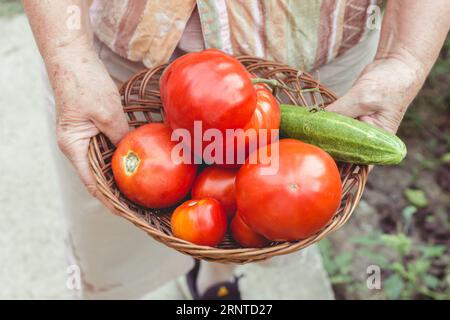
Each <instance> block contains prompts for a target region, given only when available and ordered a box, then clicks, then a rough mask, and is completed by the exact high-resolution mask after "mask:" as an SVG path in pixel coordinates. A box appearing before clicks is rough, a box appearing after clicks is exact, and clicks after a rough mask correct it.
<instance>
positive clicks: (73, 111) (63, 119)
mask: <svg viewBox="0 0 450 320" xmlns="http://www.w3.org/2000/svg"><path fill="white" fill-rule="evenodd" d="M47 69H48V73H49V78H50V80H51V83H52V87H53V90H54V95H55V102H56V108H57V110H56V111H57V125H56V128H57V129H56V135H57V141H58V145H59V147H60V149H61V151H62V152H63V153H64V154H65V155H66V156H67V158H68V159H69V160H70V161H71V162H72V164H73V166H74V167H75V169H76V170H77V172H78V174H79V176H80V178H81V180H82V181H83V183H84V184H85V185H86V187H87V189H88V190H89V192H90V193H91V194H92V195H94V196H96V197H97V198H99V199H100V200H103V199H102V197H101V196H100V194H99V192H98V190H97V188H96V184H95V180H94V177H93V174H92V172H91V170H90V167H89V161H88V147H89V140H90V139H91V138H92V137H94V136H95V135H97V134H98V133H99V132H103V133H104V134H105V135H106V136H107V137H108V138H109V139H110V140H111V141H112V142H113V143H114V144H117V143H118V142H119V141H120V139H121V138H122V137H123V135H125V134H126V133H127V131H128V124H127V121H126V118H125V115H124V113H123V111H122V106H121V102H120V96H119V92H118V89H117V87H116V85H115V84H114V82H113V81H112V79H111V78H110V76H109V75H108V73H107V71H106V69H105V67H104V66H103V64H102V62H101V61H100V60H99V58H98V57H97V56H96V54H95V53H94V52H93V51H92V49H85V48H80V49H76V50H75V49H70V50H66V51H62V52H61V54H58V56H54V57H52V58H51V60H49V61H48V62H47Z"/></svg>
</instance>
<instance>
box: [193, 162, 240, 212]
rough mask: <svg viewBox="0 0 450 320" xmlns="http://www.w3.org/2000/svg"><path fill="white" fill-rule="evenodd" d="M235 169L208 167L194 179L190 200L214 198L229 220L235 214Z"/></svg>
mask: <svg viewBox="0 0 450 320" xmlns="http://www.w3.org/2000/svg"><path fill="white" fill-rule="evenodd" d="M237 172H238V171H237V170H236V169H224V168H219V167H215V166H213V167H208V168H206V169H205V170H203V171H202V172H201V173H200V174H199V175H198V176H197V178H196V179H195V182H194V186H193V187H192V199H201V198H206V197H210V198H214V199H216V200H218V201H219V202H220V203H221V204H222V206H223V209H224V210H225V213H226V214H227V217H228V218H229V219H231V218H233V216H234V214H235V213H236V195H235V192H234V181H235V180H236V175H237Z"/></svg>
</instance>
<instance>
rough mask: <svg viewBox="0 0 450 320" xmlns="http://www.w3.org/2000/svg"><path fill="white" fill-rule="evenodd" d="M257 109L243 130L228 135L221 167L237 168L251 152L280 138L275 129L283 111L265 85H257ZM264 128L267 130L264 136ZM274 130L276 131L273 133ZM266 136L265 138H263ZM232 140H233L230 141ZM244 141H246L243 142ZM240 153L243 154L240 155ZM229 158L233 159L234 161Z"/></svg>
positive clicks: (278, 125) (277, 127)
mask: <svg viewBox="0 0 450 320" xmlns="http://www.w3.org/2000/svg"><path fill="white" fill-rule="evenodd" d="M255 92H256V109H255V112H254V113H253V115H252V117H251V118H250V121H249V122H247V124H246V125H245V126H244V128H243V131H236V132H235V133H234V134H233V136H230V137H227V138H228V140H226V141H225V146H226V147H225V148H223V150H224V151H223V153H222V154H223V161H221V163H218V165H219V166H220V167H225V168H236V167H239V166H240V165H242V164H243V162H244V161H245V159H246V158H247V157H248V155H249V154H250V153H252V152H253V151H255V150H256V149H258V148H261V147H263V146H265V145H266V144H270V143H272V142H275V140H278V134H276V135H275V136H273V133H278V132H275V130H278V129H279V128H280V118H281V111H280V107H279V106H278V102H277V101H276V100H275V97H274V96H273V95H272V92H270V91H269V90H268V89H267V88H266V87H265V86H263V85H256V86H255ZM263 129H264V130H266V131H265V132H266V134H265V135H266V137H264V136H263V135H264V132H263ZM272 131H274V132H273V133H272ZM263 138H265V139H263ZM272 140H273V141H272ZM230 141H231V142H230ZM242 142H244V143H242ZM238 154H240V155H242V156H239V157H238ZM228 159H231V160H232V162H231V163H230V161H229V160H228Z"/></svg>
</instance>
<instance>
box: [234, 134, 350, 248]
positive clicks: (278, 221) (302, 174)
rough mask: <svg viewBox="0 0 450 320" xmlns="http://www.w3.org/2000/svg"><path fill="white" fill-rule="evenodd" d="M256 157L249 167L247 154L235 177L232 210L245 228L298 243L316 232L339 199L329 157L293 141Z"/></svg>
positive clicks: (339, 187)
mask: <svg viewBox="0 0 450 320" xmlns="http://www.w3.org/2000/svg"><path fill="white" fill-rule="evenodd" d="M275 148H277V149H275ZM277 150H278V156H276V155H277V152H276V151H277ZM256 152H257V155H258V161H256V163H254V164H252V163H251V162H255V161H253V160H254V159H252V158H253V155H251V156H250V157H249V159H248V160H247V163H246V164H245V165H243V166H242V168H241V169H240V171H239V173H238V176H237V178H236V200H237V206H238V211H239V212H240V213H241V214H242V217H243V219H244V220H245V222H246V223H247V224H248V226H249V227H250V228H252V229H253V230H255V231H256V232H257V233H259V234H261V235H263V236H264V237H266V238H268V239H270V240H273V241H284V240H298V239H303V238H306V237H308V236H310V235H312V234H314V233H316V232H317V231H319V230H320V229H322V228H323V227H324V226H325V225H326V224H327V223H328V222H329V221H330V219H331V218H332V217H333V214H334V213H335V212H336V210H337V209H338V208H339V204H340V201H341V195H342V185H341V179H340V176H339V171H338V168H337V166H336V163H335V162H334V160H333V159H332V158H331V156H330V155H329V154H328V153H326V152H325V151H323V150H322V149H320V148H318V147H316V146H313V145H310V144H306V143H303V142H300V141H298V140H293V139H283V140H280V141H279V142H276V143H272V144H271V145H268V146H265V147H263V148H260V149H258V151H256ZM264 155H269V156H270V159H271V164H269V163H268V161H262V160H261V159H265V158H264ZM265 160H266V159H265ZM264 163H265V164H264ZM271 166H272V167H271ZM269 167H271V168H272V169H271V170H268V169H269Z"/></svg>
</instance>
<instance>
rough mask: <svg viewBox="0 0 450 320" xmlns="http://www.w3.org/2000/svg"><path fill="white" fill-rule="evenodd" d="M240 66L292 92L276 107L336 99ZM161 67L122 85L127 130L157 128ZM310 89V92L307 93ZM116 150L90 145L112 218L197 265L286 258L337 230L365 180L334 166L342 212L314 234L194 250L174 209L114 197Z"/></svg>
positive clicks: (357, 170) (256, 67)
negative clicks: (178, 230) (173, 222)
mask: <svg viewBox="0 0 450 320" xmlns="http://www.w3.org/2000/svg"><path fill="white" fill-rule="evenodd" d="M238 59H239V60H240V61H241V63H242V64H243V65H244V66H245V67H246V68H247V69H248V70H249V71H250V72H251V73H252V74H255V75H256V76H258V77H261V78H266V79H277V80H278V81H279V82H281V83H282V84H284V85H287V86H289V87H291V88H293V89H294V90H292V91H291V90H286V89H277V90H275V92H274V94H275V95H276V98H277V100H278V101H279V102H280V103H290V104H296V105H312V104H314V105H322V106H327V105H328V104H330V103H331V102H333V101H334V100H336V96H335V95H334V94H333V93H332V92H330V90H328V89H327V88H326V87H324V86H323V85H321V84H320V83H318V82H317V81H316V80H314V79H313V77H312V76H311V75H309V74H307V73H304V72H300V71H298V70H295V69H292V68H290V67H288V66H286V65H283V64H279V63H275V62H270V61H266V60H262V59H259V58H255V57H249V56H243V57H238ZM165 67H166V65H162V66H158V67H155V68H153V69H150V70H144V71H142V72H140V73H138V74H136V75H135V76H133V77H132V78H131V79H130V80H129V81H128V82H126V83H125V84H124V85H123V86H122V88H121V90H120V93H121V96H122V104H123V110H124V112H125V113H126V115H127V119H128V122H129V125H130V127H134V128H136V127H139V126H141V125H143V124H146V123H148V122H161V121H162V120H163V118H164V113H163V107H162V104H161V101H160V96H159V78H160V76H161V74H162V72H163V70H164V68H165ZM308 89H313V90H308ZM114 150H115V148H114V146H113V145H112V144H111V143H110V141H109V140H108V139H107V138H106V137H105V136H104V135H103V134H99V135H97V136H96V137H94V138H93V139H92V140H91V143H90V147H89V160H90V164H91V168H92V171H93V173H94V175H95V178H96V181H97V184H98V188H99V190H100V192H101V193H102V194H103V195H104V196H105V197H106V199H108V200H109V201H110V204H111V206H112V207H113V208H114V209H115V211H116V214H117V215H119V216H121V217H123V218H125V219H127V220H128V221H130V222H132V223H133V224H135V225H136V226H137V227H138V228H140V229H142V230H144V231H145V232H147V233H148V234H149V235H150V236H152V237H153V238H154V239H156V240H157V241H159V242H161V243H163V244H165V245H167V246H169V247H171V248H173V249H176V250H178V251H179V252H182V253H184V254H187V255H190V256H193V257H195V258H198V259H204V260H207V261H214V262H221V263H249V262H254V261H261V260H265V259H268V258H270V257H273V256H277V255H282V254H288V253H291V252H294V251H297V250H300V249H302V248H305V247H307V246H309V245H311V244H313V243H315V242H317V241H319V240H320V239H322V238H324V237H326V236H327V235H328V234H330V233H331V232H333V231H335V230H337V229H338V228H340V227H341V226H342V225H343V224H344V223H345V222H346V221H347V220H348V219H349V218H350V216H351V214H352V212H353V211H354V209H355V207H356V206H357V204H358V202H359V200H360V198H361V196H362V193H363V190H364V186H365V183H366V180H367V175H368V168H367V166H358V165H354V164H338V165H339V169H340V173H341V177H342V184H343V196H342V201H341V206H340V208H339V210H338V211H337V212H336V213H335V215H334V217H333V219H332V221H331V222H330V223H329V224H328V225H327V226H326V227H325V228H324V229H322V230H321V231H320V232H318V233H317V234H315V235H313V236H311V237H309V238H307V239H304V240H301V241H295V242H274V243H271V244H270V245H269V246H267V247H266V248H262V249H256V248H255V249H253V248H241V247H240V246H239V245H238V244H237V243H236V242H234V241H233V239H232V238H231V236H230V235H227V236H226V238H225V240H224V241H223V242H222V243H221V244H220V245H219V246H218V247H217V248H211V247H204V246H198V245H195V244H192V243H189V242H186V241H184V240H181V239H178V238H175V237H173V236H172V233H171V230H170V215H171V212H172V210H173V208H169V209H164V210H153V209H146V208H142V207H140V206H138V205H136V204H134V203H132V202H131V201H129V200H128V199H126V198H125V197H124V196H123V195H122V194H121V193H120V191H119V189H118V188H117V186H116V185H115V183H114V178H113V173H112V170H111V157H112V155H113V152H114Z"/></svg>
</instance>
